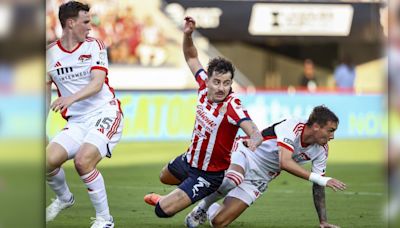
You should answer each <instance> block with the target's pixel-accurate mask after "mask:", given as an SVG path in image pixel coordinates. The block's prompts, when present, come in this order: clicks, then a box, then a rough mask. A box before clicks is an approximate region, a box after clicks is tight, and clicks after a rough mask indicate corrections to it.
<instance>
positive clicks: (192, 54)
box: [183, 17, 203, 74]
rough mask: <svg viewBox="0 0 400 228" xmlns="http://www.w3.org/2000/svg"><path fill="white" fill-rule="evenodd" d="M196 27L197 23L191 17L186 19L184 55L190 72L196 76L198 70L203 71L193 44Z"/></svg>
mask: <svg viewBox="0 0 400 228" xmlns="http://www.w3.org/2000/svg"><path fill="white" fill-rule="evenodd" d="M195 27H196V22H195V21H194V20H193V18H191V17H185V25H184V28H183V55H184V56H185V60H186V63H187V64H188V66H189V68H190V71H192V73H193V74H196V73H197V71H198V70H200V69H202V68H203V66H202V65H201V63H200V61H199V58H198V54H197V49H196V47H195V46H194V44H193V39H192V33H193V31H194V29H195Z"/></svg>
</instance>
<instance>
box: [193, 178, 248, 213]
mask: <svg viewBox="0 0 400 228" xmlns="http://www.w3.org/2000/svg"><path fill="white" fill-rule="evenodd" d="M243 179H244V177H243V174H241V173H239V172H237V171H235V170H228V172H227V173H226V174H225V177H224V180H223V181H222V184H221V185H220V186H219V188H218V190H217V191H215V192H214V193H212V194H210V195H209V196H207V197H206V198H204V199H203V200H202V201H200V203H199V207H201V208H203V209H204V210H207V208H208V207H210V205H211V204H213V203H214V202H217V201H218V200H220V199H222V198H224V197H225V196H226V194H228V192H229V191H230V190H232V189H234V188H235V187H237V186H238V185H240V184H241V183H242V182H243Z"/></svg>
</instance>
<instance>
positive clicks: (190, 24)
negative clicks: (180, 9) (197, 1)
mask: <svg viewBox="0 0 400 228" xmlns="http://www.w3.org/2000/svg"><path fill="white" fill-rule="evenodd" d="M195 28H196V21H195V20H194V19H193V18H192V17H189V16H187V17H185V25H184V27H183V33H185V34H187V35H191V34H192V32H193V31H194V29H195Z"/></svg>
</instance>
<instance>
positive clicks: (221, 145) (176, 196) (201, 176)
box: [144, 17, 262, 218]
mask: <svg viewBox="0 0 400 228" xmlns="http://www.w3.org/2000/svg"><path fill="white" fill-rule="evenodd" d="M194 28H195V21H194V20H193V19H192V18H191V17H186V18H185V25H184V36H183V53H184V56H185V59H186V62H187V64H188V66H189V68H190V70H191V71H192V73H193V74H194V75H195V78H196V81H197V83H198V84H199V89H198V99H197V106H196V121H195V126H194V130H193V134H192V142H191V145H190V146H189V148H188V150H187V151H186V152H185V153H183V154H182V155H180V156H178V157H177V158H176V159H174V160H172V161H171V162H170V163H169V164H168V165H166V166H165V167H164V168H163V169H162V171H161V175H160V180H161V182H162V183H164V184H169V185H179V186H178V188H176V189H175V190H174V191H172V192H171V193H169V194H168V195H166V196H160V195H157V194H155V193H151V194H148V195H146V196H145V197H144V200H145V202H146V203H148V204H150V205H153V206H155V213H156V215H157V216H158V217H161V218H166V217H171V216H173V215H174V214H176V213H177V212H179V211H181V210H183V209H185V208H186V207H188V206H190V205H191V204H193V203H195V202H197V201H198V200H200V199H202V198H204V197H205V196H207V195H209V194H211V193H213V192H214V191H215V190H217V189H218V187H219V186H220V184H221V183H222V180H223V178H224V171H225V170H226V169H227V168H228V167H229V164H230V154H231V149H232V146H233V142H234V139H235V136H236V133H237V131H238V129H239V128H241V129H243V131H244V132H245V133H246V134H247V135H248V136H249V139H248V140H246V143H247V146H248V147H249V149H250V150H252V151H254V150H255V148H256V147H257V146H258V145H260V144H261V142H262V136H261V133H260V132H259V130H258V128H257V127H256V125H255V124H254V123H253V121H252V120H251V119H250V117H249V115H248V113H247V111H246V110H245V109H244V108H243V106H242V105H241V103H240V100H239V99H238V98H236V97H235V95H234V93H233V92H232V87H231V85H232V80H233V77H234V67H233V65H232V63H231V62H229V61H228V60H226V59H224V58H220V57H217V58H214V59H211V60H210V62H209V64H208V69H207V73H206V71H204V69H203V66H202V65H201V63H200V62H199V59H198V56H197V49H196V48H195V46H194V44H193V41H192V32H193V31H194Z"/></svg>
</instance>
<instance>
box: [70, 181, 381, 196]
mask: <svg viewBox="0 0 400 228" xmlns="http://www.w3.org/2000/svg"><path fill="white" fill-rule="evenodd" d="M68 186H69V187H71V188H77V189H79V188H84V185H83V183H82V185H77V184H72V185H68ZM106 188H107V189H113V188H114V189H138V188H144V189H149V191H150V190H151V189H152V190H159V189H166V188H171V189H174V188H175V187H174V186H164V185H160V186H159V187H156V188H155V187H154V186H146V185H140V186H116V185H107V184H106ZM150 188H151V189H150ZM269 192H272V193H284V194H295V193H296V194H298V193H304V194H308V193H309V192H306V191H301V192H299V191H294V190H280V191H276V190H274V191H269V190H267V191H266V192H265V195H268V193H269ZM335 194H343V195H352V196H376V197H382V196H384V194H383V193H381V192H351V191H344V192H336V193H335Z"/></svg>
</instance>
